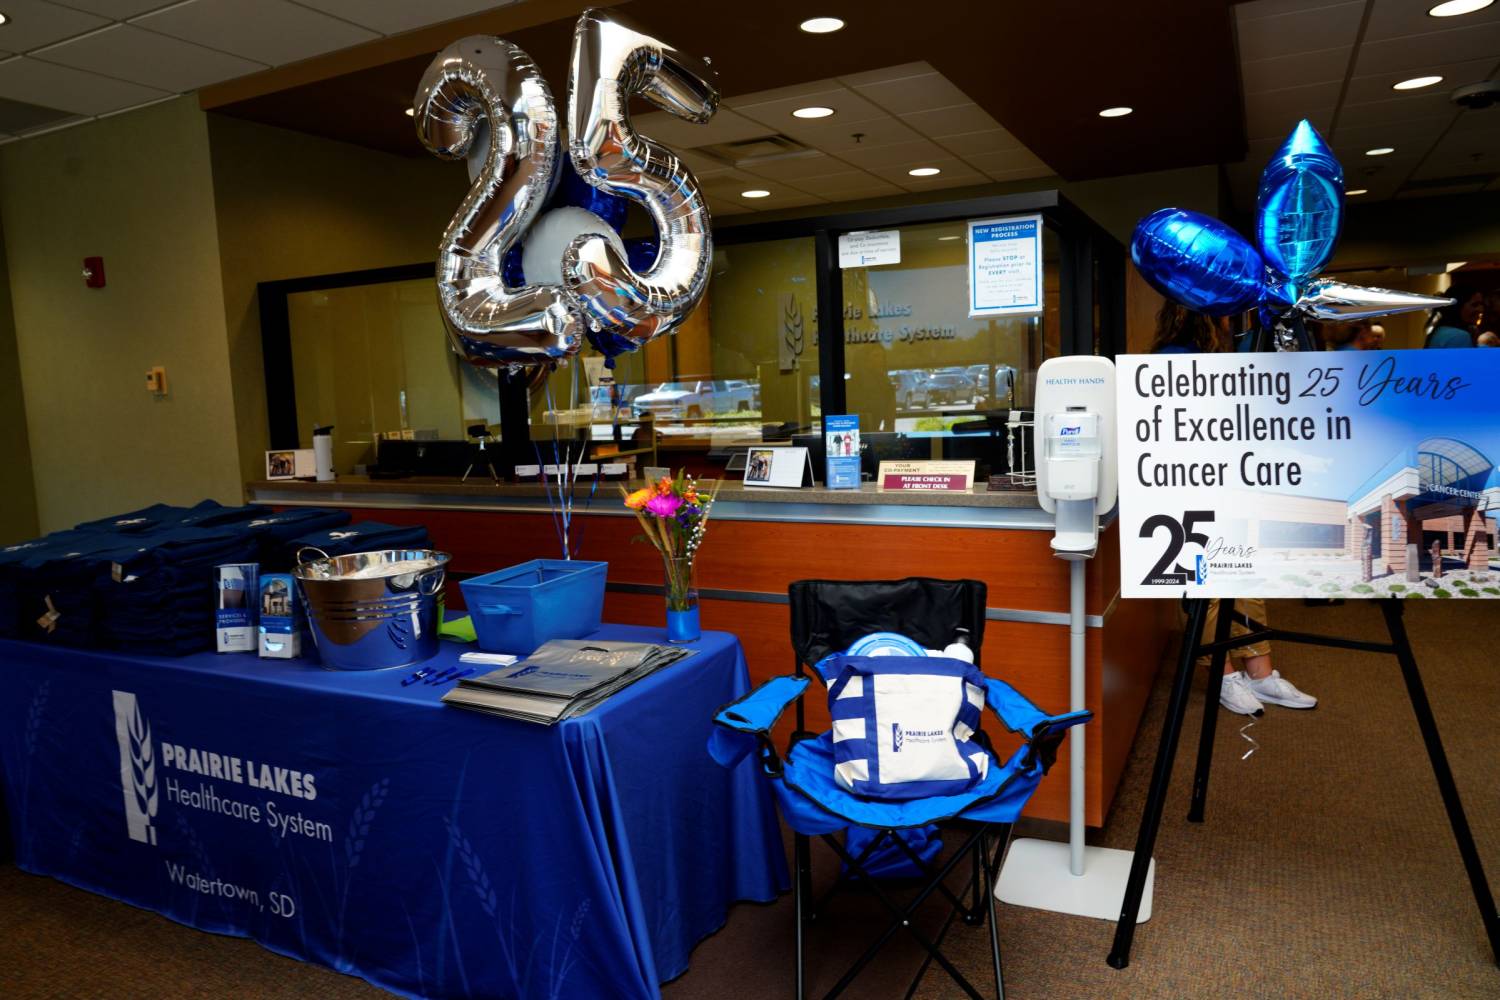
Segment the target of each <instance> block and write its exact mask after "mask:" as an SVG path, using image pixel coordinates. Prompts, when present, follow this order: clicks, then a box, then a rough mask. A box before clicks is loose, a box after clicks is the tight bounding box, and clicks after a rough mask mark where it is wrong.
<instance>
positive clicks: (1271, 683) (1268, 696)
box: [1225, 670, 1318, 708]
mask: <svg viewBox="0 0 1500 1000" xmlns="http://www.w3.org/2000/svg"><path fill="white" fill-rule="evenodd" d="M1225 680H1228V678H1227V677H1226V678H1225ZM1249 687H1250V691H1251V692H1252V694H1253V696H1254V697H1255V698H1258V699H1259V700H1261V701H1263V702H1265V703H1266V704H1268V705H1281V706H1282V707H1283V708H1317V707H1318V699H1316V698H1314V697H1313V696H1312V695H1310V694H1303V693H1302V692H1301V691H1298V690H1297V688H1296V686H1295V685H1293V684H1292V682H1291V681H1289V680H1287V679H1286V678H1285V677H1283V676H1281V671H1279V670H1273V671H1271V676H1270V677H1262V678H1261V679H1260V680H1254V679H1252V680H1251V681H1250V684H1249Z"/></svg>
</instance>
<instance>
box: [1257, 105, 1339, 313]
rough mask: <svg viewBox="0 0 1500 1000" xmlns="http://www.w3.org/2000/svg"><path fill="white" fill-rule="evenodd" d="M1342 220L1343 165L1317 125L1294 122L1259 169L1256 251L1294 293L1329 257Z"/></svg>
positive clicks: (1323, 265)
mask: <svg viewBox="0 0 1500 1000" xmlns="http://www.w3.org/2000/svg"><path fill="white" fill-rule="evenodd" d="M1343 220H1344V168H1343V167H1342V166H1340V165H1339V161H1338V160H1337V159H1335V158H1334V155H1333V150H1332V149H1329V148H1328V143H1326V142H1324V141H1323V137H1322V136H1320V135H1318V130H1317V129H1315V128H1313V127H1312V125H1310V124H1308V122H1307V121H1306V120H1303V121H1301V122H1298V123H1297V127H1296V128H1294V129H1292V134H1291V135H1289V136H1287V138H1286V142H1284V143H1282V145H1281V148H1280V149H1278V150H1277V151H1276V155H1275V156H1273V157H1271V160H1270V162H1269V163H1267V164H1266V169H1265V171H1264V172H1262V173H1261V175H1260V190H1259V192H1258V193H1257V195H1256V199H1255V237H1256V242H1257V243H1259V244H1260V252H1261V254H1262V255H1263V256H1264V257H1265V261H1266V263H1267V264H1269V265H1270V266H1271V267H1273V268H1275V269H1276V270H1277V271H1279V272H1280V273H1281V274H1284V275H1285V276H1286V277H1287V279H1288V280H1289V281H1290V282H1291V285H1292V287H1293V288H1294V289H1295V290H1296V291H1297V292H1298V293H1299V294H1300V293H1301V292H1302V291H1303V290H1304V289H1305V288H1306V286H1307V283H1308V282H1309V281H1310V280H1312V278H1313V277H1314V276H1316V275H1317V273H1318V272H1319V271H1321V270H1322V269H1323V268H1324V267H1325V266H1326V265H1327V264H1328V261H1329V260H1330V259H1332V257H1333V249H1334V246H1335V245H1337V243H1338V239H1339V230H1340V228H1342V226H1343Z"/></svg>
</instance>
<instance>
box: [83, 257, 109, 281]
mask: <svg viewBox="0 0 1500 1000" xmlns="http://www.w3.org/2000/svg"><path fill="white" fill-rule="evenodd" d="M83 283H84V284H85V285H87V286H88V287H89V288H103V287H104V258H103V257H85V258H83Z"/></svg>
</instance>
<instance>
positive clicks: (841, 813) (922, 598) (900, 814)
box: [709, 578, 1090, 1000]
mask: <svg viewBox="0 0 1500 1000" xmlns="http://www.w3.org/2000/svg"><path fill="white" fill-rule="evenodd" d="M789 596H790V598H791V606H792V641H793V646H794V647H795V649H796V650H797V672H796V674H794V675H791V676H783V677H776V678H773V679H772V680H770V681H767V682H766V683H765V684H763V685H761V686H760V687H759V688H757V689H756V690H754V691H752V692H751V693H750V694H748V695H746V696H745V697H744V698H741V699H740V700H739V701H736V702H734V703H733V704H730V705H728V706H725V707H724V708H723V709H721V710H720V711H719V713H718V714H717V715H716V716H715V717H714V722H715V723H716V726H715V728H714V731H713V735H712V737H711V739H710V744H709V749H710V752H711V753H712V754H713V756H714V758H715V759H716V760H718V761H719V763H721V764H723V765H724V766H726V767H732V766H734V765H736V764H737V763H739V762H740V761H741V760H743V759H744V758H745V757H746V756H748V755H749V754H750V753H751V752H752V751H756V750H758V751H759V762H760V765H761V769H762V771H763V772H764V774H765V775H766V776H767V778H769V779H770V780H771V781H772V787H773V790H774V792H775V794H776V798H777V801H778V803H779V804H780V807H781V812H782V817H783V819H785V821H786V823H787V825H788V826H790V827H791V828H792V830H793V831H794V834H795V837H794V845H795V846H794V851H795V854H796V863H795V866H794V867H795V877H794V880H793V895H794V897H795V908H796V920H797V927H796V941H797V945H796V952H797V954H796V961H797V976H796V989H797V997H798V1000H802V998H803V997H804V996H805V976H804V944H803V924H804V922H807V921H811V920H812V919H814V918H815V917H816V916H817V914H818V912H819V911H820V910H821V908H822V906H823V905H824V904H825V903H826V902H827V898H828V897H827V896H825V897H824V899H823V900H820V901H818V903H817V904H816V905H810V903H811V895H810V886H811V877H810V876H811V862H810V856H809V855H810V851H809V848H810V838H812V837H814V836H818V837H821V838H822V839H823V840H824V841H825V842H826V843H827V844H828V845H829V847H830V848H832V849H833V851H834V853H835V854H837V855H838V856H839V858H840V859H841V860H842V861H843V863H844V866H845V869H844V871H843V873H842V874H841V875H840V877H839V879H838V881H837V882H836V884H835V889H837V888H839V887H841V886H844V885H847V884H848V882H850V881H852V880H858V881H859V882H860V883H861V885H863V886H865V887H868V889H869V891H870V892H871V893H872V894H873V895H874V897H875V898H876V899H877V900H878V902H879V903H880V904H881V905H882V906H883V907H884V908H885V909H886V910H888V911H889V912H890V914H891V917H892V920H891V923H890V924H889V926H887V927H886V928H885V929H884V931H883V932H882V933H881V934H880V935H879V936H878V937H877V938H876V939H875V941H874V942H873V943H872V944H871V945H870V946H869V947H868V948H867V949H866V950H865V951H864V952H863V953H862V954H861V955H860V956H859V958H858V959H857V960H856V961H855V962H854V964H853V965H852V966H851V967H850V968H849V970H848V971H847V972H845V973H844V975H843V976H842V977H841V978H840V979H839V980H838V982H837V983H836V984H835V985H834V987H833V988H832V990H830V991H829V992H828V993H827V994H826V997H827V998H829V1000H831V998H833V997H836V996H838V995H839V994H840V993H842V992H843V991H844V990H845V989H846V988H847V987H848V986H849V984H850V983H851V982H853V980H854V978H855V977H856V976H857V975H859V973H860V972H861V971H862V970H863V969H864V968H865V966H866V965H868V964H869V963H870V962H871V961H872V960H873V959H874V958H875V957H876V955H877V954H878V953H879V951H880V949H881V948H882V947H884V945H885V944H886V942H887V941H889V940H890V939H891V938H892V937H893V936H894V935H895V934H896V933H897V932H898V931H901V930H905V931H907V932H908V933H909V934H911V936H912V937H913V938H914V939H915V940H916V941H917V943H918V944H920V945H921V946H922V948H923V950H924V951H925V952H926V953H927V955H926V957H925V958H924V959H923V961H922V965H921V967H920V968H919V969H918V970H917V973H916V975H915V977H914V978H913V979H912V982H911V987H910V988H909V989H908V991H907V996H908V997H910V996H911V995H912V994H913V993H914V992H915V991H916V988H917V986H918V984H919V983H920V982H921V980H922V977H923V975H924V974H925V973H926V971H927V969H928V967H929V965H930V963H932V962H934V961H936V962H937V963H938V964H939V965H940V966H942V968H943V969H944V970H945V971H946V972H947V973H948V974H949V975H950V976H952V977H953V980H954V981H955V982H956V983H957V984H958V985H959V987H960V988H961V989H962V990H963V991H964V993H965V994H966V995H968V996H970V997H973V998H975V1000H982V994H980V993H979V991H978V990H977V989H975V987H974V986H973V984H971V983H970V982H969V980H968V979H966V978H965V977H964V976H963V974H962V973H960V972H959V971H958V969H957V968H955V967H954V965H953V963H952V962H950V961H949V960H948V958H947V957H946V956H945V955H944V954H943V953H942V950H941V949H942V944H943V941H944V939H945V938H946V937H947V934H948V931H949V929H950V928H951V927H952V925H953V922H954V920H955V919H957V918H959V917H962V918H963V920H964V922H965V923H966V924H969V925H971V926H972V925H978V924H981V923H984V921H985V919H986V916H987V917H988V920H989V926H990V947H991V952H992V957H993V961H994V974H995V991H996V994H995V995H996V996H997V997H1003V996H1004V975H1003V972H1002V969H1001V962H1000V938H999V932H998V929H997V928H996V926H995V899H994V894H993V885H994V879H995V876H996V874H997V872H998V870H999V867H1000V861H1001V858H1002V857H1003V855H1004V852H1005V847H1006V844H1007V843H1008V842H1009V839H1010V829H1011V825H1012V824H1013V823H1014V821H1015V819H1016V817H1017V816H1019V815H1020V812H1021V809H1022V808H1023V807H1024V806H1025V804H1026V802H1027V801H1028V800H1029V799H1030V798H1031V794H1032V792H1034V791H1035V790H1036V786H1037V783H1038V782H1039V781H1040V780H1041V778H1042V776H1043V775H1044V774H1045V773H1046V772H1047V769H1048V768H1050V767H1051V765H1052V763H1053V761H1054V760H1055V759H1056V756H1057V749H1058V746H1059V744H1060V743H1061V742H1062V740H1063V738H1064V736H1065V734H1066V731H1067V730H1068V729H1069V728H1070V727H1072V726H1074V725H1077V724H1079V723H1081V722H1086V721H1088V719H1089V718H1090V713H1088V712H1076V713H1070V714H1066V715H1058V716H1049V715H1047V714H1046V713H1044V712H1042V711H1041V710H1040V709H1038V708H1037V707H1036V706H1035V705H1033V704H1031V702H1029V701H1027V700H1026V699H1025V698H1023V697H1022V696H1021V695H1020V694H1018V693H1017V692H1016V691H1015V690H1014V689H1013V688H1012V687H1011V686H1010V685H1008V684H1006V683H1005V682H1003V681H999V680H995V679H993V678H985V702H986V704H987V706H988V707H989V708H990V709H991V710H993V711H994V712H995V713H996V714H997V715H998V716H999V717H1000V719H1001V721H1002V722H1003V723H1004V724H1005V726H1006V728H1007V729H1008V730H1009V731H1011V732H1012V733H1016V734H1018V735H1019V736H1021V737H1022V739H1023V740H1024V745H1023V746H1022V747H1021V748H1020V749H1018V750H1017V751H1016V752H1015V753H1014V754H1012V755H1011V757H1010V759H1009V760H1007V761H1005V762H1004V763H1003V764H1002V763H1000V762H999V761H998V760H996V759H995V758H994V751H993V748H992V747H991V746H990V743H989V740H988V739H987V738H986V737H985V735H984V733H983V732H982V731H976V732H975V733H974V735H973V737H972V738H971V742H972V744H973V745H975V746H976V747H979V748H982V749H983V750H984V751H986V752H988V753H989V754H990V755H991V764H990V766H989V767H988V769H987V771H985V773H984V777H983V779H982V780H980V781H979V783H978V784H977V785H976V786H975V787H974V788H972V789H970V790H969V791H968V792H965V793H963V794H960V795H941V796H932V797H929V798H923V799H909V800H906V801H901V802H883V801H872V800H869V799H864V798H861V797H859V796H856V795H854V794H853V793H851V792H848V791H846V790H845V789H844V788H842V787H841V786H840V785H839V784H837V783H836V781H835V779H834V751H833V743H832V734H831V733H823V734H821V735H817V736H814V735H812V734H810V733H806V732H805V731H803V728H802V723H803V718H804V715H803V705H802V702H801V698H802V694H803V692H804V691H805V690H806V689H807V687H808V685H809V683H810V679H809V678H808V677H807V676H806V673H805V672H804V670H803V665H804V664H811V665H812V666H813V667H814V672H818V673H819V676H820V678H821V679H822V680H823V681H824V683H825V684H826V683H827V682H828V680H829V678H827V677H822V675H821V673H820V672H819V664H821V663H823V661H824V659H825V657H827V656H828V655H829V654H831V653H834V652H838V651H841V650H843V649H845V648H846V647H847V646H848V645H849V644H850V643H852V642H853V641H854V640H856V639H858V638H860V637H862V636H864V635H868V634H869V633H871V632H879V631H889V632H899V633H901V634H904V635H906V636H908V637H910V638H912V639H914V640H916V641H917V642H920V643H921V644H922V645H923V646H924V647H927V648H942V647H944V646H946V645H947V644H948V643H949V642H951V641H952V639H953V636H954V634H955V631H956V630H957V629H958V628H960V627H962V628H967V629H969V632H970V636H971V643H972V645H973V646H974V648H975V652H976V654H977V652H978V649H979V646H980V642H981V640H982V635H983V627H984V601H985V587H984V584H982V583H979V582H978V581H973V580H932V579H924V578H909V579H906V580H894V581H868V582H865V581H861V582H845V581H829V580H804V581H799V582H797V583H794V584H792V585H791V588H790V590H789ZM794 702H795V703H796V711H797V721H798V727H797V729H798V731H797V732H796V733H794V734H793V738H792V741H791V746H790V747H789V749H788V753H787V756H786V758H785V759H784V760H783V758H782V757H781V756H780V754H779V753H778V752H777V750H776V747H775V745H774V743H773V741H772V739H771V730H772V728H773V727H774V726H775V724H776V722H777V720H778V719H779V718H780V717H781V715H782V713H783V712H784V711H785V710H786V708H787V707H788V706H789V705H791V704H793V703H794ZM948 821H963V822H964V824H965V827H966V828H967V829H966V833H965V837H964V839H963V840H962V842H961V844H960V845H959V846H958V847H957V848H956V849H955V850H953V851H952V852H951V853H950V854H949V855H948V856H947V858H946V859H945V860H942V861H941V862H939V861H938V860H937V859H935V858H932V859H929V858H926V857H923V856H922V854H921V853H920V852H919V851H918V850H917V849H915V848H913V847H912V846H911V845H910V844H909V843H908V837H909V833H910V831H912V830H915V829H920V828H923V827H925V826H927V825H929V824H933V823H937V822H948ZM851 826H857V827H863V828H866V829H869V830H873V831H875V836H874V839H873V840H872V841H871V842H870V843H869V844H868V845H867V846H865V847H864V848H863V849H862V850H859V851H851V850H850V849H849V848H848V846H846V844H845V843H842V842H841V841H840V840H839V838H838V836H837V835H838V834H840V833H843V832H844V831H845V830H846V829H847V828H849V827H851ZM888 844H889V845H894V846H895V847H896V849H897V850H899V851H900V852H901V853H902V854H904V855H905V856H906V857H907V858H908V859H909V860H910V861H911V863H912V864H913V865H914V866H915V868H916V869H917V870H918V871H920V873H921V877H922V880H923V881H922V882H921V884H920V887H919V888H917V890H916V892H915V895H914V896H913V897H912V898H911V899H910V900H908V901H907V902H906V903H905V904H902V903H898V902H897V901H896V900H895V899H893V898H892V896H891V894H890V893H889V891H888V890H887V887H885V886H883V885H882V884H881V881H880V880H879V878H878V877H875V875H874V873H872V872H871V871H870V870H869V869H868V868H867V863H868V861H869V858H870V856H871V855H872V854H873V853H874V852H875V851H876V850H877V849H879V848H881V847H883V846H885V845H888ZM965 861H968V862H969V863H970V865H971V866H972V867H971V872H972V877H971V879H970V880H969V886H967V887H965V888H964V889H961V890H960V893H958V894H955V893H954V892H953V891H952V890H951V889H950V888H949V886H948V884H947V880H948V878H949V876H950V875H951V874H952V873H953V872H954V871H958V870H961V867H960V866H962V865H963V863H964V862H965ZM934 896H940V897H941V898H943V899H946V900H947V902H948V903H949V904H950V911H949V913H948V916H947V918H946V919H945V921H944V923H943V925H942V928H941V930H940V931H939V933H938V934H937V936H936V938H935V939H933V938H929V936H928V935H927V934H925V933H924V932H923V931H921V930H920V929H919V928H918V927H917V926H916V925H915V923H914V922H913V920H912V917H913V914H914V913H916V911H917V910H918V909H919V908H920V907H921V906H922V905H923V904H924V903H926V902H927V900H929V899H931V898H933V897H934ZM966 896H967V897H968V898H965V897H966ZM981 897H982V898H981Z"/></svg>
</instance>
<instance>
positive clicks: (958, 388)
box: [843, 220, 1059, 455]
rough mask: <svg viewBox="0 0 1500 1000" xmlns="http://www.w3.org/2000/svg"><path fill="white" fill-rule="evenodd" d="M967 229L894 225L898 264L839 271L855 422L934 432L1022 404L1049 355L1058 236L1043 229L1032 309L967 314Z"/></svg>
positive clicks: (947, 432) (1054, 343) (943, 433)
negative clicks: (1037, 308)
mask: <svg viewBox="0 0 1500 1000" xmlns="http://www.w3.org/2000/svg"><path fill="white" fill-rule="evenodd" d="M967 233H968V226H967V224H966V223H965V222H964V221H963V220H958V221H954V222H942V223H933V224H926V225H915V226H903V227H901V228H900V234H901V262H900V263H899V264H886V265H880V266H871V267H859V268H846V269H845V270H844V271H843V311H844V313H843V319H844V371H845V372H846V375H845V378H846V379H847V383H846V391H847V400H848V407H849V411H850V412H851V413H858V414H859V415H860V417H861V428H862V429H864V430H866V431H895V432H899V433H901V434H902V435H904V436H914V435H925V436H932V437H937V438H943V437H949V436H951V435H952V434H953V428H954V427H955V425H962V424H964V423H970V424H973V423H974V421H975V420H976V417H977V414H978V413H981V412H983V411H986V410H1008V409H1011V408H1013V407H1026V408H1029V407H1030V405H1031V398H1032V389H1033V386H1032V380H1033V375H1034V373H1035V370H1036V367H1037V366H1038V365H1039V364H1041V362H1042V359H1043V358H1044V357H1048V356H1051V355H1053V354H1056V353H1058V329H1059V325H1058V280H1057V274H1058V268H1057V255H1058V246H1057V237H1056V236H1055V235H1054V234H1053V233H1052V231H1051V230H1050V229H1048V230H1045V231H1044V235H1043V241H1042V249H1043V258H1044V259H1043V266H1044V283H1043V293H1044V303H1045V309H1044V311H1043V312H1042V313H1041V314H1040V315H1036V316H1015V317H1011V316H1007V317H983V318H970V316H969V313H968V301H969V291H968V246H967V243H966V240H967ZM937 453H938V454H940V455H941V454H942V449H941V447H940V446H939V447H938V448H937Z"/></svg>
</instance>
